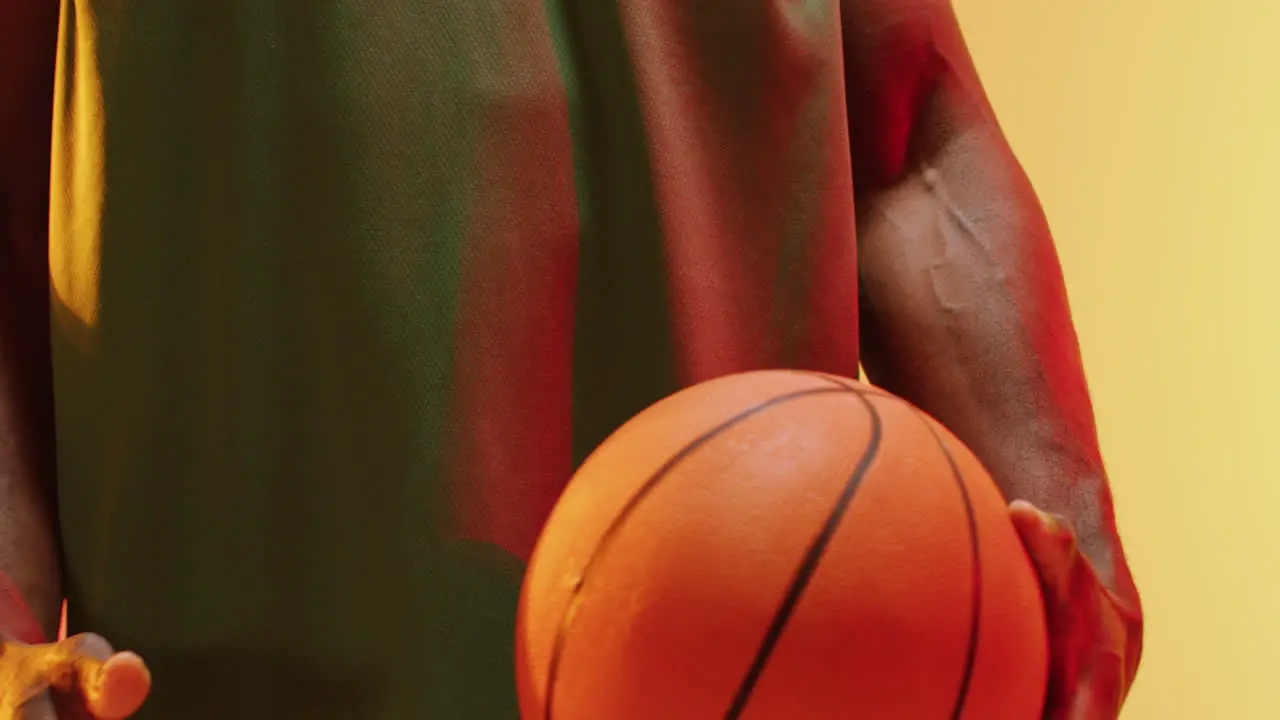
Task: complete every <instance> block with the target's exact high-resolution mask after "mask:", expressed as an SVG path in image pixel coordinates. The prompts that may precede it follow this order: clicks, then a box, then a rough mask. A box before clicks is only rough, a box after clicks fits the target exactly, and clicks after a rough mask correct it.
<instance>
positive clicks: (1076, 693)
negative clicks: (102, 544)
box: [0, 0, 1142, 720]
mask: <svg viewBox="0 0 1280 720" xmlns="http://www.w3.org/2000/svg"><path fill="white" fill-rule="evenodd" d="M57 14H58V8H57V3H56V2H53V1H52V0H43V1H38V2H20V3H11V4H10V7H9V8H8V9H7V13H6V15H7V16H6V23H5V25H4V26H3V30H4V31H5V32H6V37H5V38H4V42H2V43H0V288H2V289H3V291H4V293H5V295H4V301H3V302H0V570H2V571H3V573H4V574H7V575H8V576H9V577H10V578H12V587H6V586H5V585H4V584H3V582H2V581H0V717H18V718H24V719H25V720H48V719H49V718H55V717H60V718H123V717H127V716H129V715H130V714H132V713H133V712H134V711H135V710H136V709H137V707H138V706H139V705H140V704H141V703H142V701H143V699H144V698H145V696H146V694H147V692H148V690H149V687H150V677H149V675H148V673H147V670H146V667H145V665H144V664H143V662H142V661H141V659H140V658H138V657H137V656H136V655H133V654H131V653H116V652H114V650H113V649H112V648H111V646H110V645H109V644H108V643H107V642H106V641H105V640H103V639H102V638H98V637H96V636H78V637H75V638H71V639H69V640H67V641H64V642H62V643H57V644H47V645H45V644H40V638H41V637H52V636H53V633H54V631H55V629H56V626H57V614H58V606H59V598H61V588H60V582H59V573H58V564H57V549H56V538H57V536H58V531H57V517H56V513H55V508H54V503H53V497H54V492H53V488H54V486H53V482H54V472H53V469H54V467H53V466H54V463H53V457H54V455H53V431H52V427H53V426H52V392H51V371H50V358H49V329H48V320H47V318H48V293H49V289H48V276H49V274H48V248H47V218H48V200H49V199H48V196H47V188H48V179H49V147H50V127H51V116H50V112H51V107H52V102H51V98H52V92H53V90H52V86H53V75H54V47H55V40H56V32H57ZM841 15H842V18H843V22H844V27H845V32H844V35H845V53H846V57H845V62H846V76H847V78H848V84H847V94H848V100H849V118H850V125H851V128H850V137H851V138H852V139H853V142H854V170H855V187H856V190H857V208H858V212H857V215H858V217H857V224H858V236H859V251H860V259H859V271H860V273H859V274H860V278H859V282H860V284H861V285H860V287H861V291H862V297H863V302H862V308H861V316H862V332H863V335H864V337H863V347H864V349H865V355H864V365H865V367H866V368H867V370H868V373H869V374H870V376H871V379H872V380H874V381H875V382H876V383H877V384H879V385H881V386H883V387H884V388H886V389H888V390H890V391H892V392H894V393H896V394H898V395H900V396H902V397H904V398H906V399H908V400H911V401H912V402H914V403H915V404H917V405H919V406H920V407H921V408H923V409H924V410H926V411H927V412H929V413H930V414H932V415H933V416H934V417H936V418H938V419H939V420H940V421H942V422H943V423H944V424H945V425H947V426H948V427H949V428H950V429H951V430H952V431H953V432H954V433H955V434H956V435H957V436H958V437H959V438H960V439H961V440H963V441H964V442H965V443H967V444H968V445H969V446H970V447H971V448H972V449H973V450H974V452H975V453H976V454H977V456H978V457H979V458H981V459H982V461H983V462H984V463H985V464H986V466H987V467H988V468H989V469H990V471H991V473H992V475H993V476H994V477H995V478H996V480H997V482H999V484H1000V486H1001V488H1002V489H1003V490H1004V492H1005V495H1006V497H1008V498H1010V499H1011V500H1013V502H1012V503H1011V505H1010V516H1011V519H1012V521H1013V523H1014V526H1015V527H1016V528H1017V530H1018V532H1019V533H1020V535H1021V537H1022V539H1023V542H1024V544H1025V545H1026V547H1027V550H1028V551H1029V554H1030V555H1031V558H1032V560H1033V562H1034V564H1035V565H1036V568H1037V570H1038V571H1039V573H1040V577H1041V581H1042V587H1043V589H1044V595H1045V601H1046V610H1047V617H1048V619H1049V629H1050V640H1051V662H1050V670H1051V673H1050V674H1051V680H1050V687H1049V694H1048V698H1047V707H1046V711H1045V718H1046V720H1113V719H1114V718H1116V717H1117V715H1118V713H1119V710H1120V706H1121V704H1122V703H1123V701H1124V696H1125V694H1126V693H1127V691H1128V688H1129V686H1130V684H1131V683H1132V681H1133V676H1134V673H1135V672H1136V670H1137V666H1138V660H1139V656H1140V654H1141V648H1142V620H1141V608H1140V603H1139V599H1138V594H1137V591H1136V589H1135V587H1134V584H1133V579H1132V577H1131V575H1130V573H1129V569H1128V566H1127V564H1126V562H1125V558H1124V553H1123V550H1122V548H1121V544H1120V540H1119V536H1118V534H1117V532H1116V528H1115V518H1114V514H1113V511H1112V503H1111V493H1110V490H1109V488H1108V484H1107V476H1106V472H1105V469H1104V467H1103V463H1102V459H1101V454H1100V452H1099V449H1098V441H1097V437H1096V432H1095V430H1094V422H1093V411H1092V408H1091V405H1090V401H1089V395H1088V390H1087V387H1086V385H1085V380H1084V373H1083V370H1082V367H1081V362H1080V354H1079V349H1078V346H1077V342H1076V338H1075V333H1074V330H1073V328H1072V324H1071V319H1070V314H1069V311H1068V307H1067V300H1066V292H1065V288H1064V285H1063V280H1062V273H1061V269H1060V267H1059V264H1058V260H1057V255H1056V252H1055V250H1054V247H1053V242H1052V239H1051V237H1050V234H1049V230H1048V226H1047V223H1046V222H1045V219H1044V216H1043V213H1042V211H1041V209H1040V206H1039V203H1038V202H1037V201H1036V198H1035V196H1034V193H1033V191H1032V189H1031V186H1030V184H1029V182H1028V181H1027V178H1026V176H1025V175H1024V173H1023V171H1022V169H1021V167H1020V166H1019V165H1018V162H1017V160H1016V159H1015V158H1014V155H1013V153H1012V152H1011V150H1010V149H1009V147H1008V145H1007V143H1006V142H1005V139H1004V136H1003V134H1002V133H1001V131H1000V128H999V126H998V124H997V123H996V120H995V117H994V113H993V112H992V110H991V107H990V105H989V104H988V102H987V99H986V96H985V93H984V92H983V90H982V87H981V83H980V82H979V80H978V76H977V73H976V71H975V70H974V67H973V64H972V61H971V60H970V58H969V53H968V50H967V49H966V48H965V45H964V41H963V39H962V38H961V35H960V31H959V27H958V24H957V22H956V19H955V16H954V13H953V11H952V9H951V7H950V4H949V2H948V0H910V1H909V2H903V1H902V0H842V1H841ZM19 597H21V598H25V599H26V604H27V605H29V607H30V608H31V610H32V616H33V617H32V618H31V619H30V620H28V621H26V622H23V614H24V613H22V612H19V611H18V610H17V609H16V607H17V601H16V598H19Z"/></svg>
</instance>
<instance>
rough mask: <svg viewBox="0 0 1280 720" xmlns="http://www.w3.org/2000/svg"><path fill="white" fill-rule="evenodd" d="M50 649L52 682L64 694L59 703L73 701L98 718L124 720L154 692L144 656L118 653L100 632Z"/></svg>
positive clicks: (50, 680) (50, 683)
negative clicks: (123, 719)
mask: <svg viewBox="0 0 1280 720" xmlns="http://www.w3.org/2000/svg"><path fill="white" fill-rule="evenodd" d="M47 648H48V651H49V653H50V654H51V655H52V657H51V658H50V660H51V663H50V665H48V667H51V668H52V669H53V671H54V672H53V673H52V676H51V677H50V678H49V685H50V686H51V687H52V688H54V689H55V690H56V691H58V693H59V694H60V695H61V697H59V698H58V700H57V704H59V705H65V704H67V703H68V702H70V703H71V704H75V705H79V706H80V707H82V708H83V710H84V711H87V712H88V713H89V714H90V715H91V716H92V717H94V718H98V719H99V720H121V719H122V718H127V717H129V716H130V715H132V714H133V713H135V712H137V710H138V708H139V707H141V706H142V703H143V701H144V700H146V697H147V694H148V693H150V691H151V673H150V671H149V670H147V666H146V663H144V662H143V661H142V658H140V657H138V655H136V654H134V653H131V652H115V651H114V650H113V649H112V647H111V645H110V644H109V643H108V642H107V641H106V640H104V639H103V638H102V637H100V636H98V635H94V634H92V633H85V634H81V635H75V636H72V637H69V638H67V639H66V640H63V641H61V642H58V643H55V644H53V645H49V646H47Z"/></svg>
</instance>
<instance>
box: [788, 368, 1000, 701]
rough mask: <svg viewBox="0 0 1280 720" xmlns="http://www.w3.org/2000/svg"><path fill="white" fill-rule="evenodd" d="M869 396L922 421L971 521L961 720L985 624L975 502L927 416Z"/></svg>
mask: <svg viewBox="0 0 1280 720" xmlns="http://www.w3.org/2000/svg"><path fill="white" fill-rule="evenodd" d="M808 374H809V375H813V376H814V377H820V378H824V379H826V380H828V381H830V382H832V383H834V384H836V385H839V386H840V387H846V388H849V389H850V390H857V389H858V388H856V387H855V386H853V385H850V384H849V383H848V382H847V381H846V380H844V379H842V378H839V377H837V376H835V375H828V374H826V373H816V372H809V373H808ZM868 394H869V395H872V396H874V397H883V398H885V399H888V400H896V401H897V402H900V403H902V404H903V405H905V406H906V407H908V408H910V409H911V411H912V412H914V413H915V415H916V417H917V418H919V419H920V422H921V423H923V424H924V426H925V428H926V429H928V430H929V434H930V435H932V436H933V439H934V441H935V442H936V443H938V447H939V448H940V449H941V450H942V454H943V455H944V456H945V457H946V458H947V464H948V465H950V466H951V474H952V476H953V477H954V478H955V481H956V487H957V488H959V490H960V498H961V500H963V501H964V511H965V515H966V516H967V519H968V521H969V547H970V550H971V552H972V554H973V577H972V583H973V592H972V597H973V603H972V604H971V606H970V618H969V647H968V649H967V650H966V653H965V662H964V670H963V671H962V673H961V675H960V691H959V692H958V693H956V702H955V706H954V707H953V708H952V710H951V718H952V720H959V718H960V716H961V714H963V713H964V707H965V704H966V703H967V702H968V700H969V689H970V687H971V686H972V685H973V672H974V667H975V666H976V665H977V660H978V642H979V639H980V638H981V637H982V635H981V632H980V631H981V624H982V553H981V550H982V546H981V544H980V539H979V537H978V517H977V514H976V512H975V511H974V509H973V498H972V497H971V496H970V495H969V488H968V487H966V486H965V484H964V473H962V472H960V466H959V465H958V464H957V463H956V458H955V455H953V454H952V453H951V450H950V449H949V448H948V447H947V444H946V443H945V442H943V440H942V437H941V436H940V435H938V430H937V428H935V427H934V426H933V423H932V422H930V420H929V417H928V416H926V415H925V414H924V412H923V411H922V410H920V408H917V407H916V406H914V405H912V404H911V403H909V402H907V401H906V400H903V399H902V398H900V397H896V396H894V395H889V394H887V393H868Z"/></svg>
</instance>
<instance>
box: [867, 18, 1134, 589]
mask: <svg viewBox="0 0 1280 720" xmlns="http://www.w3.org/2000/svg"><path fill="white" fill-rule="evenodd" d="M844 6H845V7H844V9H845V16H844V22H845V28H846V31H845V33H846V47H847V48H849V51H848V63H849V70H848V72H849V99H850V122H851V125H852V131H853V133H854V135H855V138H856V140H855V142H857V143H859V144H862V145H863V148H864V151H861V152H858V153H857V154H856V155H855V165H856V186H857V191H858V197H857V206H858V234H859V251H860V253H861V255H860V259H859V267H860V274H861V276H862V277H861V283H862V285H861V286H862V293H863V310H862V323H863V334H864V336H865V342H864V347H865V349H866V354H865V356H864V365H865V366H866V368H867V371H868V374H869V375H870V376H871V378H872V379H873V380H874V381H876V382H877V383H879V384H881V385H882V386H884V387H885V388H886V389H888V390H890V391H892V392H895V393H897V394H900V395H902V396H903V397H906V398H907V399H909V400H911V401H913V402H914V403H916V404H917V405H919V406H920V407H921V408H923V409H924V410H926V411H927V412H929V413H930V414H932V415H934V416H935V417H937V418H938V419H939V420H940V421H942V422H943V423H944V424H946V425H947V426H948V427H949V428H951V429H952V431H953V432H955V433H956V434H957V436H959V437H960V438H961V439H962V440H963V441H965V443H967V444H968V445H969V446H970V447H971V448H972V449H973V450H974V452H975V453H977V454H978V456H979V457H980V458H981V459H982V460H983V462H984V463H985V464H986V465H987V467H988V468H989V469H990V470H991V472H992V474H993V475H994V476H995V478H996V479H997V481H998V482H999V483H1000V485H1001V487H1002V489H1003V490H1004V492H1005V494H1006V496H1007V497H1009V498H1010V499H1011V500H1012V499H1024V500H1028V501H1030V502H1032V503H1034V504H1035V505H1036V506H1038V507H1040V508H1041V509H1043V510H1047V511H1050V512H1054V513H1058V514H1061V515H1064V516H1066V517H1067V518H1068V519H1069V520H1070V521H1071V522H1072V523H1073V525H1074V526H1075V529H1076V532H1077V535H1078V538H1079V542H1080V546H1081V549H1082V551H1083V552H1084V553H1085V555H1086V556H1087V557H1088V558H1089V559H1090V560H1091V561H1092V563H1093V565H1094V567H1095V569H1096V570H1097V572H1098V574H1099V576H1100V578H1101V579H1102V580H1103V582H1104V583H1105V584H1107V585H1108V586H1109V587H1110V588H1111V589H1112V590H1113V591H1115V592H1116V593H1117V594H1118V595H1119V596H1120V597H1121V598H1123V599H1124V600H1125V601H1126V602H1127V603H1129V604H1131V606H1132V607H1134V608H1137V606H1138V597H1137V593H1136V590H1135V589H1134V586H1133V581H1132V578H1131V576H1130V574H1129V570H1128V566H1127V563H1126V561H1125V558H1124V554H1123V551H1122V549H1121V545H1120V540H1119V536H1118V534H1117V531H1116V526H1115V518H1114V515H1113V512H1112V500H1111V492H1110V489H1109V487H1108V483H1107V477H1106V473H1105V470H1104V467H1103V462H1102V458H1101V453H1100V452H1099V448H1098V439H1097V434H1096V431H1095V428H1094V418H1093V409H1092V405H1091V403H1090V399H1089V393H1088V389H1087V387H1086V383H1085V377H1084V372H1083V368H1082V364H1081V360H1080V351H1079V347H1078V344H1077V340H1076V335H1075V331H1074V328H1073V326H1072V322H1071V317H1070V312H1069V309H1068V305H1067V295H1066V290H1065V287H1064V283H1063V278H1062V271H1061V268H1060V265H1059V262H1058V257H1057V253H1056V250H1055V249H1054V245H1053V240H1052V238H1051V237H1050V234H1049V228H1048V225H1047V222H1046V220H1045V217H1044V214H1043V212H1042V210H1041V208H1040V205H1039V203H1038V201H1037V199H1036V197H1035V194H1034V192H1033V190H1032V188H1031V185H1030V183H1029V181H1028V179H1027V177H1026V175H1025V174H1024V172H1023V170H1022V168H1021V167H1020V165H1019V164H1018V162H1017V160H1016V159H1015V157H1014V155H1013V153H1012V151H1011V150H1010V148H1009V146H1008V145H1007V143H1006V141H1005V138H1004V136H1003V134H1002V132H1001V130H1000V128H999V126H998V124H997V122H996V120H995V116H994V113H993V112H992V110H991V107H990V106H989V104H988V102H987V99H986V97H985V94H984V92H983V90H982V87H981V85H980V83H979V80H978V77H977V73H976V71H975V70H974V67H973V64H972V61H971V60H970V57H969V53H968V50H967V49H966V47H965V44H964V41H963V39H962V37H961V33H960V29H959V27H958V23H957V21H956V18H955V15H954V13H953V11H952V9H951V7H950V4H949V2H948V1H947V0H912V1H911V2H901V1H900V0H844Z"/></svg>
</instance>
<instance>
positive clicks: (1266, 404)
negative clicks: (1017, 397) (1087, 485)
mask: <svg viewBox="0 0 1280 720" xmlns="http://www.w3.org/2000/svg"><path fill="white" fill-rule="evenodd" d="M956 3H957V8H958V11H959V14H960V16H961V22H962V24H963V25H964V28H965V33H966V36H967V37H968V39H969V43H970V47H971V49H972V51H973V53H974V56H975V58H976V59H977V63H978V66H979V68H980V70H981V71H982V73H983V77H984V79H985V81H986V84H987V88H988V91H989V94H990V95H991V98H992V101H993V103H994V104H995V107H996V110H997V112H998V114H999V116H1000V118H1001V122H1002V124H1003V125H1004V127H1005V130H1006V131H1007V133H1008V134H1009V136H1010V139H1011V141H1012V143H1013V146H1014V148H1015V150H1016V151H1017V152H1018V155H1019V157H1020V158H1021V159H1022V161H1023V164H1024V165H1025V166H1026V168H1027V170H1028V172H1029V174H1030V175H1031V178H1032V181H1033V182H1034V183H1035V185H1036V187H1037V189H1038V190H1039V192H1040V197H1041V200H1042V201H1043V203H1044V205H1045V209H1046V211H1047V213H1048V215H1049V220H1050V223H1051V225H1052V227H1053V228H1054V235H1055V237H1056V239H1057V241H1058V246H1059V252H1060V253H1061V256H1062V261H1063V265H1064V269H1065V272H1066V275H1067V283H1068V286H1069V289H1070V295H1071V302H1072V307H1073V309H1074V312H1075V318H1076V324H1077V328H1078V330H1079V333H1080V336H1081V344H1082V346H1083V352H1084V359H1085V365H1086V369H1087V372H1088V375H1089V382H1090V386H1091V387H1092V389H1093V392H1094V402H1095V406H1096V408H1097V413H1098V427H1099V431H1100V433H1101V436H1102V443H1103V451H1104V453H1105V455H1106V458H1107V462H1108V467H1109V469H1110V471H1111V475H1112V479H1113V483H1114V487H1115V493H1116V499H1117V506H1118V515H1119V522H1120V528H1121V532H1122V534H1123V535H1124V539H1125V543H1126V546H1127V547H1128V550H1129V553H1130V556H1131V561H1132V565H1133V567H1134V571H1135V574H1136V575H1137V580H1138V583H1139V586H1140V589H1141V590H1142V593H1143V598H1144V601H1145V607H1146V618H1147V628H1148V629H1147V636H1146V637H1147V640H1146V652H1145V654H1144V658H1143V666H1142V670H1141V672H1140V673H1139V677H1138V681H1137V684H1136V685H1135V687H1134V691H1133V694H1132V695H1131V700H1130V703H1129V705H1128V707H1127V708H1126V711H1125V713H1124V718H1125V720H1183V719H1184V718H1185V719H1187V720H1255V719H1256V720H1263V719H1266V720H1276V719H1278V718H1280V524H1278V523H1277V520H1276V518H1277V514H1276V508H1277V506H1278V505H1280V503H1278V502H1277V501H1280V473H1278V472H1277V469H1278V467H1280V422H1277V421H1276V420H1275V419H1274V413H1275V412H1276V409H1277V406H1280V381H1277V374H1280V221H1278V220H1277V218H1278V217H1280V213H1277V211H1276V210H1272V209H1270V208H1272V207H1273V206H1275V205H1276V203H1277V201H1278V200H1280V173H1278V172H1277V170H1278V169H1280V5H1278V4H1276V3H1270V2H1259V0H1215V1H1214V2H1169V0H1071V1H1070V2H1050V1H1049V0H956Z"/></svg>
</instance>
